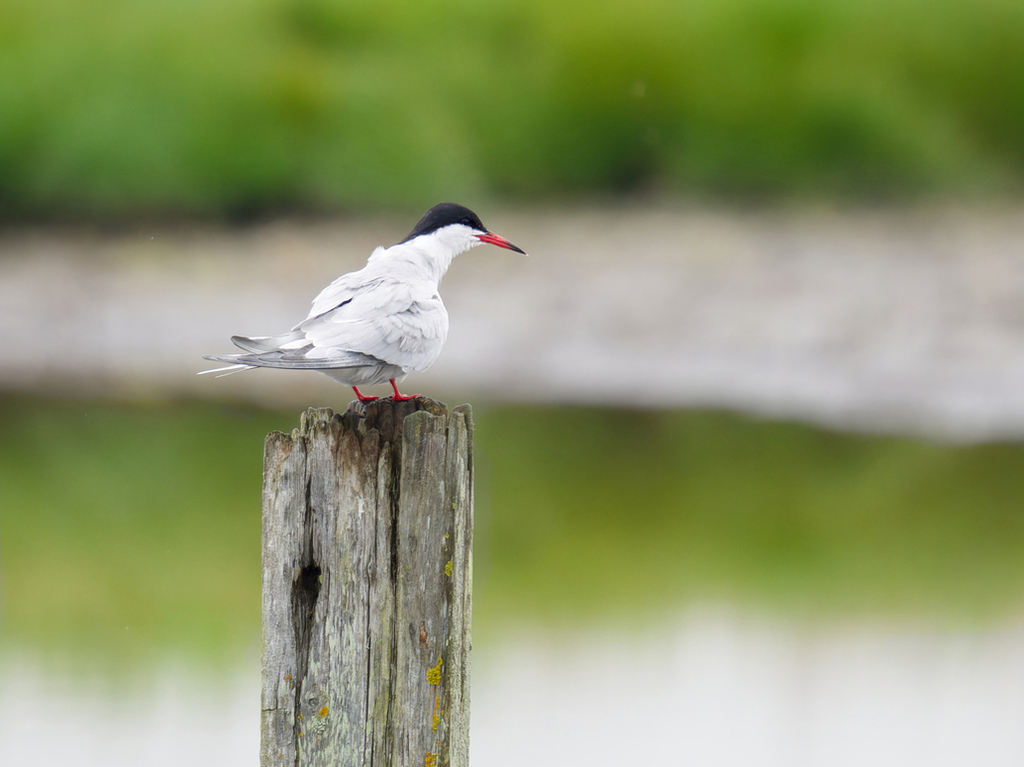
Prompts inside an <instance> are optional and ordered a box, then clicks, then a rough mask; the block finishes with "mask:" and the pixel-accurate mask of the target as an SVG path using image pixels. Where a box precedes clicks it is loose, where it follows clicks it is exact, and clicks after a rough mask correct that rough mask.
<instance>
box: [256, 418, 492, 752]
mask: <svg viewBox="0 0 1024 767" xmlns="http://www.w3.org/2000/svg"><path fill="white" fill-rule="evenodd" d="M472 432H473V425H472V411H471V409H470V407H469V406H468V405H462V406H460V407H457V408H455V409H453V410H452V412H451V413H450V414H449V413H448V410H447V408H446V407H445V405H443V404H442V403H440V402H435V401H433V400H429V399H424V398H417V399H414V400H409V401H404V402H392V401H391V400H377V401H375V402H370V403H367V404H366V405H365V414H363V413H360V412H358V411H357V410H355V409H352V408H350V409H349V410H348V411H347V412H345V413H343V414H340V415H335V414H334V413H333V412H332V411H331V410H330V409H326V408H325V409H310V410H308V411H307V412H306V413H304V414H303V416H302V420H301V425H300V426H299V428H298V429H297V430H295V431H293V432H292V433H291V434H290V435H289V434H282V433H280V432H274V433H272V434H270V435H268V437H267V441H266V446H265V450H264V469H263V695H262V697H263V712H262V722H261V739H262V742H261V747H260V763H261V765H262V767H271V765H275V766H276V765H289V766H291V765H296V766H297V767H307V765H310V766H311V765H331V767H335V766H336V765H337V766H340V767H378V765H389V766H390V765H402V766H403V767H404V766H406V765H408V766H410V767H411V766H412V765H416V766H417V767H420V766H421V765H422V767H443V766H446V765H451V766H452V767H465V765H467V763H468V761H469V655H470V646H471V640H470V618H471V585H472V569H473V559H472V556H473V555H472V550H473V548H472V547H473V447H472Z"/></svg>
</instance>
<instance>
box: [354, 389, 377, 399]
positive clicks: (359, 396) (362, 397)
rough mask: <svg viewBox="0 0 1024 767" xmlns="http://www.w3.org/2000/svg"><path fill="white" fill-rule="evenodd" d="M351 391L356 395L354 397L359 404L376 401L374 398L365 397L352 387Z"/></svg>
mask: <svg viewBox="0 0 1024 767" xmlns="http://www.w3.org/2000/svg"><path fill="white" fill-rule="evenodd" d="M352 391H354V392H355V393H356V397H358V398H359V401H360V402H373V401H374V400H375V399H377V398H376V397H367V396H366V395H365V394H363V393H362V392H360V391H359V389H357V388H356V387H355V386H353V387H352Z"/></svg>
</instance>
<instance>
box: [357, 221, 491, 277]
mask: <svg viewBox="0 0 1024 767" xmlns="http://www.w3.org/2000/svg"><path fill="white" fill-rule="evenodd" d="M476 234H477V233H476V232H474V231H473V230H472V229H470V228H469V227H468V226H462V225H460V224H452V225H450V226H446V227H444V228H443V229H438V230H437V231H435V232H431V233H430V234H421V235H420V236H419V237H415V238H413V239H411V240H409V241H408V242H400V243H398V244H397V245H392V246H391V247H390V248H387V249H383V250H378V251H376V252H374V254H373V255H372V256H370V260H369V262H368V265H369V264H375V263H377V262H380V264H381V265H382V266H383V265H384V264H386V265H387V268H388V269H389V270H395V271H402V272H403V273H407V274H410V275H412V276H415V277H417V278H419V279H423V280H430V281H432V282H434V283H439V282H441V278H442V277H444V275H445V273H446V272H447V271H448V267H449V266H451V263H452V259H454V258H455V257H456V256H457V255H459V254H460V253H464V252H466V251H467V250H469V249H470V248H474V247H476V246H477V245H480V244H481V242H480V240H478V239H477V238H476V236H475V235H476Z"/></svg>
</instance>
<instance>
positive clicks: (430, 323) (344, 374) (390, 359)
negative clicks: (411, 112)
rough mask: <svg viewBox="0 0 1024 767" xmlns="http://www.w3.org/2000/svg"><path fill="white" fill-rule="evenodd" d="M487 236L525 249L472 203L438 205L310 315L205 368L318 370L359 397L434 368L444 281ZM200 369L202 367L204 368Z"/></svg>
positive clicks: (337, 285)
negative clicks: (458, 259) (488, 223)
mask: <svg viewBox="0 0 1024 767" xmlns="http://www.w3.org/2000/svg"><path fill="white" fill-rule="evenodd" d="M484 243H488V244H490V245H497V246H498V247H499V248H507V249H508V250H513V251H515V252H517V253H522V254H523V255H526V251H524V250H523V249H522V248H520V247H518V246H516V245H513V244H512V243H511V242H509V241H508V240H506V239H505V238H504V237H501V236H499V235H497V234H494V232H491V231H489V230H488V229H487V228H486V227H485V226H484V225H483V224H482V223H481V222H480V217H479V216H477V214H476V213H474V212H473V211H471V210H470V209H469V208H465V207H463V206H462V205H456V204H455V203H453V202H443V203H441V204H440V205H435V206H434V207H433V208H431V209H430V210H428V211H427V212H426V214H424V216H423V218H421V219H420V221H419V223H418V224H416V226H415V227H413V230H412V231H411V232H410V233H409V236H408V237H406V238H405V239H404V240H402V241H401V242H399V243H397V244H396V245H392V246H391V247H390V248H384V247H378V248H377V249H376V250H374V251H373V253H371V254H370V258H369V259H368V260H367V262H366V266H364V267H363V268H362V269H360V270H358V271H355V272H349V273H348V274H344V275H342V276H341V277H339V278H338V279H336V280H335V281H334V282H332V283H331V284H330V285H328V286H327V287H326V288H324V289H323V291H321V293H320V295H318V296H317V297H316V298H315V299H314V300H313V308H312V309H311V310H310V312H309V316H308V317H306V319H304V320H303V321H302V322H300V323H299V324H298V325H296V326H295V327H294V328H292V329H291V330H290V331H288V332H287V333H281V334H280V335H276V336H254V337H252V338H248V337H246V336H232V337H231V340H232V342H234V344H235V346H237V347H239V348H240V349H242V350H243V353H242V354H222V355H210V356H204V359H208V360H214V361H216V362H226V363H228V365H227V367H221V368H215V369H213V370H204V371H202V373H219V374H221V375H228V374H229V373H235V372H238V371H240V370H251V369H253V368H284V369H287V370H315V371H317V372H319V373H323V374H324V375H327V376H329V377H330V378H333V379H334V380H335V381H337V382H338V383H341V384H344V385H345V386H351V387H352V389H353V390H354V391H355V393H356V397H358V398H359V401H360V402H369V401H371V400H375V399H377V397H370V396H366V395H364V394H363V393H362V392H360V391H359V387H360V386H372V385H374V384H379V383H384V382H385V381H389V382H390V383H391V388H392V389H393V390H394V392H395V393H394V396H393V399H394V400H396V401H403V400H409V399H414V398H416V397H419V396H420V395H419V394H410V395H406V394H402V393H400V392H399V391H398V382H400V381H402V380H403V379H404V378H405V377H406V376H407V375H408V374H409V373H411V372H413V371H415V372H422V371H424V370H426V369H427V368H429V367H430V366H431V365H432V364H433V363H434V361H435V360H436V359H437V357H438V355H440V353H441V347H442V346H444V342H445V339H446V338H447V337H448V310H447V309H445V306H444V302H442V301H441V296H440V293H439V292H438V286H439V285H440V282H441V278H442V277H444V275H445V272H447V271H448V267H449V266H450V265H451V263H452V259H454V258H455V256H457V255H459V254H460V253H464V252H465V251H467V250H469V249H470V248H475V247H476V246H477V245H482V244H484ZM202 373H201V374H202Z"/></svg>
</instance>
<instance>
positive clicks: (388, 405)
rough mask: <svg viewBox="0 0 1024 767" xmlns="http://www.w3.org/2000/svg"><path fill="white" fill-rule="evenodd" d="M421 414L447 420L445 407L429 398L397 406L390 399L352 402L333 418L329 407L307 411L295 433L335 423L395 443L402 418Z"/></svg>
mask: <svg viewBox="0 0 1024 767" xmlns="http://www.w3.org/2000/svg"><path fill="white" fill-rule="evenodd" d="M422 411H426V412H428V413H430V414H431V415H435V416H443V417H444V418H447V417H448V406H447V405H446V404H445V403H443V402H438V401H437V400H433V399H430V398H429V397H416V398H414V399H408V400H402V401H399V402H395V401H394V400H393V399H391V398H390V397H389V398H386V399H377V400H373V401H372V402H359V401H358V400H352V402H350V403H349V406H348V409H347V410H346V411H345V412H344V413H337V414H336V413H335V412H334V410H332V409H331V408H329V407H319V408H318V407H311V408H309V409H307V410H306V411H305V412H304V413H303V414H302V416H301V418H300V420H299V429H298V431H299V434H311V433H312V432H313V430H314V428H315V426H316V424H331V423H334V422H338V423H339V425H341V426H342V428H345V429H350V430H353V431H358V432H360V433H365V432H367V431H370V430H373V429H376V430H377V432H378V433H379V434H380V437H381V439H382V440H383V441H384V442H394V441H396V440H397V439H398V438H400V437H401V435H402V422H403V421H404V420H405V417H406V416H409V415H412V414H413V413H419V412H422ZM321 428H322V427H321Z"/></svg>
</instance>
